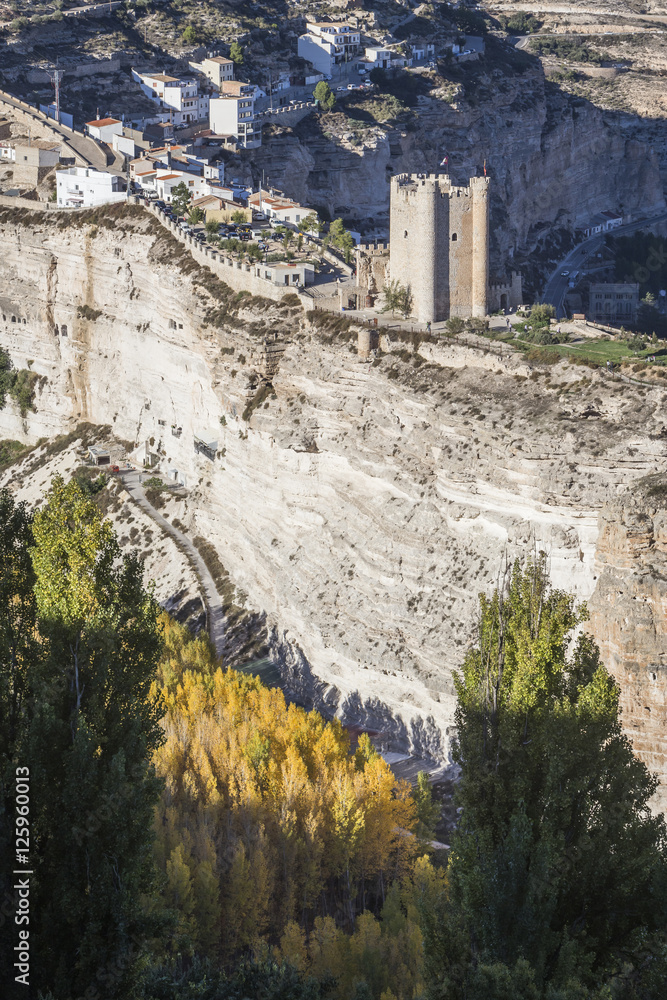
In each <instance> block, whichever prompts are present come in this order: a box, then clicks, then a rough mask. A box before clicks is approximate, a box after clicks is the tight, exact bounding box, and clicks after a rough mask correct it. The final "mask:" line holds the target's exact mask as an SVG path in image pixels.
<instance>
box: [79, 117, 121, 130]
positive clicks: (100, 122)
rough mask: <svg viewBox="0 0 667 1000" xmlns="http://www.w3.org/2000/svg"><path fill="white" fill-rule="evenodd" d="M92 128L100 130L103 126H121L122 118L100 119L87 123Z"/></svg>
mask: <svg viewBox="0 0 667 1000" xmlns="http://www.w3.org/2000/svg"><path fill="white" fill-rule="evenodd" d="M86 125H88V126H90V127H91V128H100V127H101V126H102V125H120V118H98V120H97V121H96V122H86Z"/></svg>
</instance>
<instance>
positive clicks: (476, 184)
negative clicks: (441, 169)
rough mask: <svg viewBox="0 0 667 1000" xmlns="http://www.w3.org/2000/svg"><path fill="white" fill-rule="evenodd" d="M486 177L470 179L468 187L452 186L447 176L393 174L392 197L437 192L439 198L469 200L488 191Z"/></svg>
mask: <svg viewBox="0 0 667 1000" xmlns="http://www.w3.org/2000/svg"><path fill="white" fill-rule="evenodd" d="M489 183H490V181H489V178H488V177H471V178H470V181H469V182H468V185H467V186H465V185H457V184H452V182H451V179H450V176H449V174H395V175H394V177H392V178H391V193H392V196H394V197H397V196H399V195H400V196H403V197H404V198H407V199H413V198H418V197H420V196H422V195H423V194H424V193H425V192H430V193H434V192H436V191H437V192H438V193H439V194H440V197H441V198H445V197H447V198H461V197H463V198H471V197H473V196H474V194H475V193H477V194H483V193H485V192H487V191H488V187H489Z"/></svg>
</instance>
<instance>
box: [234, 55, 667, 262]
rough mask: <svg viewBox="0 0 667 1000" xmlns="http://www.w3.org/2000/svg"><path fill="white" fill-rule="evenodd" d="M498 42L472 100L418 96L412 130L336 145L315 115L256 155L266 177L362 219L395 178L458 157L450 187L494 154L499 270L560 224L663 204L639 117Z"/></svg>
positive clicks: (305, 199)
mask: <svg viewBox="0 0 667 1000" xmlns="http://www.w3.org/2000/svg"><path fill="white" fill-rule="evenodd" d="M497 45H498V43H497V42H496V41H495V40H494V39H489V42H488V51H487V57H486V60H485V63H484V64H481V65H483V67H484V73H483V74H482V75H480V76H479V78H478V79H476V81H475V82H474V83H473V84H470V88H471V89H470V95H469V96H468V98H467V99H466V100H462V101H460V103H458V104H453V105H450V104H448V103H446V102H445V101H443V100H441V99H438V98H437V97H427V96H424V97H420V98H419V103H418V105H417V106H416V107H415V109H414V111H415V115H416V118H415V122H414V126H413V127H411V129H410V130H408V129H406V128H405V127H403V128H401V127H395V128H387V129H385V130H383V131H382V132H381V133H380V134H378V135H376V136H375V137H374V138H373V140H372V142H371V143H370V144H368V145H367V146H365V147H364V146H363V145H359V146H357V147H352V146H350V145H349V144H346V143H344V142H340V141H334V140H333V137H328V136H327V133H328V131H329V129H330V128H331V126H329V125H327V124H326V122H325V124H323V125H321V124H320V122H319V120H318V119H316V118H310V119H307V120H306V121H304V122H302V123H301V124H300V125H299V126H298V127H297V128H296V129H295V130H294V132H293V134H287V133H286V134H284V135H282V136H279V137H277V138H273V139H271V141H270V142H268V143H267V144H266V148H263V149H262V150H259V151H257V152H256V153H255V154H253V165H254V168H255V172H256V174H257V177H259V176H261V172H262V170H265V171H266V172H267V173H269V174H270V176H271V181H272V183H274V184H276V185H277V186H279V187H283V188H284V190H285V191H287V192H288V193H289V194H290V195H291V196H293V197H296V198H299V199H300V200H301V203H302V204H305V205H312V206H326V208H327V210H328V211H329V212H330V213H331V214H332V217H334V215H340V214H341V213H343V214H346V215H349V216H351V217H353V218H354V217H356V218H358V219H359V220H360V223H361V222H362V221H366V218H367V217H368V216H373V215H376V216H377V215H380V214H382V213H386V212H388V210H389V179H390V177H391V175H392V174H397V173H415V172H418V173H427V174H428V173H432V172H433V171H436V170H437V169H438V165H439V164H440V162H441V161H442V159H443V156H444V155H445V154H448V156H449V168H448V169H449V171H450V173H451V176H452V182H453V183H456V184H465V183H467V181H468V178H469V177H474V176H475V175H480V174H481V172H482V167H483V164H484V162H485V161H486V163H487V167H488V171H489V175H490V177H491V178H492V185H491V210H492V214H491V219H492V237H493V242H492V263H494V264H495V265H496V267H500V268H501V269H502V266H504V265H506V264H507V261H508V259H509V258H510V257H511V256H512V255H513V254H514V253H515V251H525V250H526V249H529V248H530V247H532V246H533V245H534V243H535V241H536V240H537V239H538V238H539V236H540V235H541V234H542V233H543V232H544V231H547V230H548V229H549V228H550V227H553V226H556V225H557V226H563V227H571V228H574V227H575V226H581V225H583V224H585V223H587V222H588V221H589V219H590V218H591V217H592V216H593V215H595V214H596V213H597V212H601V211H605V210H606V209H609V208H612V209H615V210H618V211H622V212H623V213H624V214H632V213H635V212H642V213H648V212H651V211H652V210H654V209H659V208H661V207H664V203H665V202H664V193H663V185H662V180H661V176H660V163H659V160H658V157H657V155H656V153H655V152H654V150H653V148H652V146H651V145H650V144H649V143H644V142H641V141H638V139H637V135H639V134H642V128H643V124H644V123H643V122H642V120H641V119H639V118H637V119H636V120H634V119H633V117H632V116H630V115H629V116H626V120H625V121H624V122H623V124H622V125H621V124H620V123H619V122H618V121H617V120H616V119H614V117H613V116H612V115H605V113H604V112H602V111H601V110H600V109H599V108H597V107H595V105H593V104H591V103H589V102H587V101H585V100H583V99H577V98H572V97H571V96H570V95H568V94H566V93H564V92H563V91H562V90H560V89H559V88H558V86H556V85H555V84H554V83H550V82H549V81H547V80H546V79H545V77H544V74H543V72H542V69H541V66H540V64H539V61H537V60H533V64H532V65H531V66H529V68H527V69H526V70H525V71H524V72H523V73H522V74H518V73H516V72H513V71H511V70H510V71H509V72H508V71H507V68H506V67H507V58H508V57H507V53H506V52H505V50H504V49H503V50H502V52H501V53H499V52H498V51H496V46H497ZM526 58H527V57H526ZM466 86H468V84H467V85H466ZM342 130H343V132H345V127H343V129H342ZM249 170H250V165H249V166H248V175H249ZM257 177H256V178H255V180H257Z"/></svg>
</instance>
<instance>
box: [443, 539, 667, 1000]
mask: <svg viewBox="0 0 667 1000" xmlns="http://www.w3.org/2000/svg"><path fill="white" fill-rule="evenodd" d="M586 618H587V613H586V609H585V607H583V606H580V607H576V606H575V602H574V599H573V597H572V596H571V595H569V594H567V593H565V592H563V591H560V590H555V589H551V588H550V585H549V580H548V574H547V566H546V559H545V557H544V555H540V557H539V558H537V559H535V560H532V561H529V562H528V563H527V565H526V567H525V569H524V568H522V567H521V566H520V565H519V564H518V563H517V564H515V566H514V568H513V570H512V572H511V573H509V574H508V576H507V579H506V580H505V581H503V584H502V585H501V586H499V587H498V588H497V590H496V591H495V593H494V594H493V596H492V597H491V598H490V599H487V598H485V597H484V596H482V597H481V598H480V617H479V629H478V636H477V642H476V643H475V645H474V646H473V647H472V648H471V649H470V650H469V652H468V654H467V656H466V658H465V661H464V664H463V670H462V673H461V675H460V676H459V677H457V679H456V689H457V695H458V705H457V710H456V728H457V739H456V744H455V748H454V758H455V760H456V762H457V763H458V764H459V766H460V767H461V780H460V783H459V786H458V789H457V793H456V801H457V804H458V806H459V807H460V809H461V817H460V824H459V828H458V831H457V833H456V835H455V836H454V838H453V840H452V854H451V859H450V868H449V872H448V891H447V892H446V893H445V894H444V895H443V896H442V898H441V903H440V907H439V908H438V913H437V917H434V916H433V914H430V915H428V914H427V915H426V919H427V923H428V931H429V933H428V948H427V959H428V974H429V978H430V981H431V996H433V997H441V998H454V997H456V998H458V997H463V996H465V997H477V996H478V995H479V996H484V997H487V998H493V997H496V996H497V997H500V996H505V995H507V996H512V997H517V998H518V997H527V998H528V997H531V998H532V997H541V996H554V997H556V996H558V997H561V996H562V997H575V996H577V997H580V996H581V997H593V996H596V997H597V996H598V993H597V992H596V991H597V990H603V991H605V992H603V993H600V994H599V995H600V996H602V995H604V996H607V995H608V994H607V993H606V988H607V984H608V982H609V981H610V979H611V978H613V977H617V976H618V975H619V974H620V973H622V974H623V975H625V976H626V978H627V983H626V987H624V992H623V995H624V996H630V995H631V992H630V989H631V986H630V985H629V984H630V983H631V982H634V981H635V979H637V977H639V978H641V977H642V976H644V975H647V976H648V977H649V978H650V976H651V975H652V974H653V972H654V971H655V968H656V963H657V962H658V960H659V959H658V956H659V954H660V952H661V948H664V931H665V928H666V926H667V906H666V900H667V894H666V879H665V872H666V857H667V855H666V833H665V825H664V822H663V818H662V816H653V815H652V814H651V812H650V810H649V800H650V798H651V796H652V795H653V793H654V791H655V789H656V786H657V781H656V779H655V777H653V776H652V775H651V774H649V772H648V771H647V769H646V767H645V765H644V764H643V763H642V762H641V761H639V760H638V759H637V758H636V757H635V756H634V755H633V753H632V747H631V745H630V743H629V741H628V739H627V738H626V737H625V736H624V735H623V733H622V732H621V726H620V721H619V691H618V687H617V685H616V684H615V682H614V680H613V679H612V677H611V676H610V675H609V673H608V672H607V670H606V669H605V667H604V666H603V664H602V663H601V662H600V657H599V651H598V649H597V647H596V645H595V643H594V642H593V640H592V639H591V638H590V636H588V635H586V634H585V633H583V632H581V633H579V634H578V629H579V626H581V625H582V623H583V622H584V621H585V620H586ZM633 977H634V979H633ZM647 981H648V980H647ZM632 988H634V987H632ZM551 990H554V991H556V992H549V991H551ZM558 990H561V991H562V992H558ZM568 990H569V991H571V992H568ZM572 991H574V992H572ZM577 991H578V992H577ZM619 995H620V994H619ZM637 995H641V996H643V997H649V996H653V995H654V994H652V993H650V992H644V993H639V994H637ZM655 995H656V997H657V994H655Z"/></svg>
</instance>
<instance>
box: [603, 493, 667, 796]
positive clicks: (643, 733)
mask: <svg viewBox="0 0 667 1000" xmlns="http://www.w3.org/2000/svg"><path fill="white" fill-rule="evenodd" d="M660 487H662V501H663V504H662V506H661V507H660V506H656V495H655V494H654V495H653V496H651V495H650V494H649V495H648V496H646V495H645V494H644V495H643V491H641V490H640V491H639V493H638V494H634V495H632V496H629V497H628V498H627V499H626V501H625V503H623V504H622V505H621V504H614V505H608V506H606V507H605V508H604V509H603V510H602V511H601V513H600V533H599V538H598V544H597V549H596V554H595V565H596V568H597V570H598V572H599V580H598V583H597V586H596V588H595V592H594V594H593V596H592V598H591V600H590V602H589V609H590V612H591V628H592V630H593V632H594V634H595V636H596V638H597V641H598V643H599V646H600V650H601V653H602V657H603V660H604V662H605V663H606V664H607V666H608V667H609V669H610V670H611V672H612V673H613V674H614V676H615V677H616V679H617V681H618V683H619V685H620V688H621V707H622V711H623V718H622V720H623V726H624V728H625V730H626V732H627V733H628V734H629V735H630V737H631V739H632V742H633V745H634V747H635V749H636V751H637V753H638V754H639V755H640V757H641V758H642V760H644V761H645V763H646V764H647V765H648V766H649V767H650V768H651V770H653V771H655V772H656V773H658V774H660V775H661V776H662V778H663V782H664V779H665V778H666V777H667V509H665V498H666V497H667V486H665V484H664V483H661V484H658V490H657V492H658V496H660V492H661V490H660ZM654 488H655V486H654ZM649 489H650V487H649ZM656 800H657V801H656V805H657V807H658V808H659V809H661V810H665V809H667V787H665V784H664V783H663V786H662V788H661V789H660V791H659V793H658V794H657V796H656Z"/></svg>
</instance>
